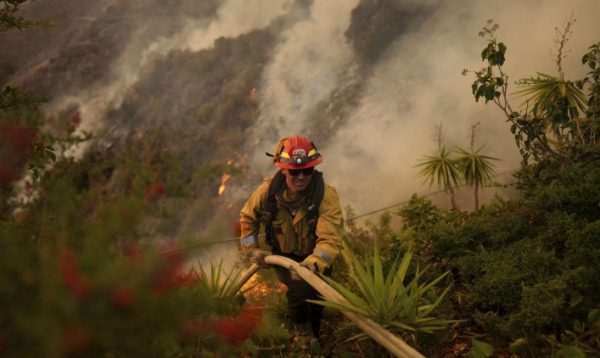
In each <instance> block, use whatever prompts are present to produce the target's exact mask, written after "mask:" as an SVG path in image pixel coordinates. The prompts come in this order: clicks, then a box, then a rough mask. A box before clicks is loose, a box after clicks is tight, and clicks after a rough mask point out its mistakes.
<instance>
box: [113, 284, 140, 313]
mask: <svg viewBox="0 0 600 358" xmlns="http://www.w3.org/2000/svg"><path fill="white" fill-rule="evenodd" d="M135 298H136V297H135V292H133V290H132V289H131V288H130V287H129V286H126V285H119V286H117V287H115V289H114V290H113V291H112V296H111V300H112V302H113V303H114V304H115V305H116V306H117V307H121V308H129V307H131V306H133V304H134V303H135Z"/></svg>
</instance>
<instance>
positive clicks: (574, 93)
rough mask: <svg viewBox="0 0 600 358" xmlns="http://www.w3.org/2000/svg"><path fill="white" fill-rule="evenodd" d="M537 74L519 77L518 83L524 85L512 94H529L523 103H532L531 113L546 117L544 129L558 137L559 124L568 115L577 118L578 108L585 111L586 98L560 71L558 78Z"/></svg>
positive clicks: (521, 95)
mask: <svg viewBox="0 0 600 358" xmlns="http://www.w3.org/2000/svg"><path fill="white" fill-rule="evenodd" d="M537 74H538V77H537V78H533V77H531V78H529V79H527V78H526V79H521V80H520V81H519V82H518V84H519V85H521V86H526V87H525V88H523V89H522V90H520V91H517V92H515V93H513V95H518V97H523V96H530V97H528V100H527V101H526V102H525V103H528V102H531V103H533V114H534V115H535V116H536V117H538V118H543V117H547V118H546V120H547V123H548V124H547V127H546V130H552V132H553V133H554V134H555V135H556V136H557V137H559V136H560V134H561V133H560V129H561V127H560V124H561V123H563V122H566V121H567V118H569V117H570V118H571V119H577V118H578V117H579V111H580V110H581V111H582V112H585V109H586V103H587V101H588V99H587V97H586V96H585V95H584V94H583V92H581V91H580V90H579V89H578V88H577V87H576V86H575V83H573V82H571V81H565V80H564V79H563V78H562V77H563V74H562V73H561V74H560V78H558V77H554V76H551V75H547V74H544V73H539V72H538V73H537ZM525 103H523V104H525Z"/></svg>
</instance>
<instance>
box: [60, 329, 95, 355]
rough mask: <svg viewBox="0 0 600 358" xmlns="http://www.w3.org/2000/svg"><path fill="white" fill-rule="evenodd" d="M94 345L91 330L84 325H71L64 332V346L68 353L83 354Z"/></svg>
mask: <svg viewBox="0 0 600 358" xmlns="http://www.w3.org/2000/svg"><path fill="white" fill-rule="evenodd" d="M91 344H92V334H91V332H90V330H89V329H88V328H87V327H85V326H84V325H82V324H70V325H68V326H67V327H65V329H64V331H63V345H64V348H65V350H66V351H67V352H68V353H74V354H81V353H83V352H85V351H86V350H87V349H88V348H89V347H90V345H91Z"/></svg>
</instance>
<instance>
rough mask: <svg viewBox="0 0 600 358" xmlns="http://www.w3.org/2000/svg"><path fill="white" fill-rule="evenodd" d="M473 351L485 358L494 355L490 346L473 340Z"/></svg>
mask: <svg viewBox="0 0 600 358" xmlns="http://www.w3.org/2000/svg"><path fill="white" fill-rule="evenodd" d="M473 349H474V350H475V352H476V353H481V354H483V355H484V356H485V357H489V356H491V355H492V354H494V347H492V345H490V344H488V343H485V342H481V341H478V340H476V339H475V338H473Z"/></svg>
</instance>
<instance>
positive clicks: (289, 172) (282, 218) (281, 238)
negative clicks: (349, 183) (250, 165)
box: [240, 135, 343, 342]
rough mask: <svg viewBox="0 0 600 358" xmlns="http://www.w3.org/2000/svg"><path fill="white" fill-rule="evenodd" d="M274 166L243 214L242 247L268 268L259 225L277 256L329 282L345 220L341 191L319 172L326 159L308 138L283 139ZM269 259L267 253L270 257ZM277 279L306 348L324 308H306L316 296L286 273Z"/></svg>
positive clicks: (278, 271)
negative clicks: (259, 243) (273, 169)
mask: <svg viewBox="0 0 600 358" xmlns="http://www.w3.org/2000/svg"><path fill="white" fill-rule="evenodd" d="M267 155H268V156H272V157H273V164H274V165H275V166H277V167H278V168H280V169H279V170H278V171H277V173H276V174H275V175H273V176H269V177H266V178H265V179H264V181H263V183H262V184H261V185H260V186H259V187H258V189H256V191H255V192H254V193H253V194H252V196H251V197H250V199H249V200H248V201H247V202H246V204H245V205H244V207H243V209H242V210H241V213H240V217H241V218H240V224H241V244H242V248H243V250H244V251H245V252H247V253H248V257H249V258H250V260H251V261H252V262H253V263H256V264H257V265H259V266H261V268H270V265H267V264H266V263H265V261H264V259H263V257H264V256H265V252H264V251H260V250H259V249H258V233H259V228H260V224H263V225H264V227H265V243H266V244H267V245H268V246H270V247H271V251H272V254H273V255H281V256H284V257H287V258H290V259H292V260H294V261H296V262H299V263H300V265H301V266H303V267H306V268H307V269H309V270H310V271H312V272H313V273H315V274H321V275H326V276H330V275H331V271H332V262H333V261H334V260H335V258H336V256H337V255H338V254H339V252H340V249H341V247H342V235H343V214H342V208H341V205H340V200H339V197H338V194H337V191H336V190H335V188H334V187H332V186H331V185H328V184H326V183H325V182H324V181H323V175H322V173H321V172H319V171H317V170H315V166H317V165H318V164H320V163H322V162H323V157H322V156H321V154H320V153H319V152H318V151H317V148H316V147H315V145H314V144H313V143H312V142H311V141H310V140H309V139H307V138H306V137H303V136H298V135H296V136H293V137H290V138H287V137H286V138H282V139H281V140H280V141H279V143H278V144H277V146H276V147H275V153H274V154H272V155H271V154H268V153H267ZM266 254H269V253H266ZM275 271H276V274H277V278H278V279H279V280H280V281H281V282H282V283H283V284H284V285H286V286H287V293H286V297H287V304H288V317H289V319H290V320H291V323H292V324H293V325H294V331H295V340H296V341H298V340H302V341H304V342H307V341H309V340H310V339H312V338H315V335H318V334H319V331H320V324H321V319H322V317H323V306H320V305H315V304H312V303H308V302H306V301H305V300H307V299H318V296H317V292H316V291H315V289H313V288H312V287H311V286H310V285H309V284H308V283H306V282H304V281H303V280H302V279H301V278H300V277H299V276H298V275H297V274H296V273H295V272H293V271H290V270H289V269H288V268H284V267H280V266H275Z"/></svg>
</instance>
